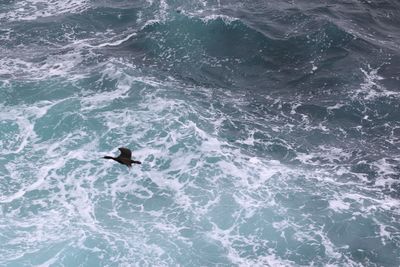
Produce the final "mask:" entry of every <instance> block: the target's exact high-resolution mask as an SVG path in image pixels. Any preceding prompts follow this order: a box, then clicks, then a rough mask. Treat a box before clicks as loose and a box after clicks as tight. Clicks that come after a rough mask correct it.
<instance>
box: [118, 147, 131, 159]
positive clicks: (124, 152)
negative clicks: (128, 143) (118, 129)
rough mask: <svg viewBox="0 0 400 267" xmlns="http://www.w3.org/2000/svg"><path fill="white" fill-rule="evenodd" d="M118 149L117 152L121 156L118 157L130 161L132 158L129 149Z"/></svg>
mask: <svg viewBox="0 0 400 267" xmlns="http://www.w3.org/2000/svg"><path fill="white" fill-rule="evenodd" d="M118 149H119V151H121V155H119V156H120V157H123V158H128V159H130V158H131V157H132V151H131V150H130V149H128V148H125V147H120V148H118Z"/></svg>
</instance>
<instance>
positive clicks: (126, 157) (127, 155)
mask: <svg viewBox="0 0 400 267" xmlns="http://www.w3.org/2000/svg"><path fill="white" fill-rule="evenodd" d="M118 149H119V151H120V152H121V154H120V155H119V156H118V157H116V158H114V157H111V156H104V157H103V158H104V159H112V160H115V161H116V162H118V163H120V164H123V165H126V166H128V167H129V168H130V167H132V163H135V164H142V163H141V162H140V161H137V160H132V151H131V150H130V149H129V148H125V147H120V148H118Z"/></svg>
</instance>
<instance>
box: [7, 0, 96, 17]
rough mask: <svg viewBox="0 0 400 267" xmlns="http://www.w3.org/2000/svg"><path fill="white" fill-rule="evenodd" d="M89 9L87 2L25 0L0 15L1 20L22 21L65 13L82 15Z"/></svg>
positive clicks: (75, 0) (82, 0) (72, 0)
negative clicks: (81, 13)
mask: <svg viewBox="0 0 400 267" xmlns="http://www.w3.org/2000/svg"><path fill="white" fill-rule="evenodd" d="M88 7H89V2H88V1H86V0H64V1H62V0H48V1H46V2H44V1H42V0H25V1H17V2H16V3H15V5H14V6H13V10H11V11H8V12H6V13H3V14H0V20H7V21H21V20H35V19H38V18H43V17H51V16H57V15H61V14H65V13H80V12H83V11H84V10H86V9H87V8H88Z"/></svg>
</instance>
